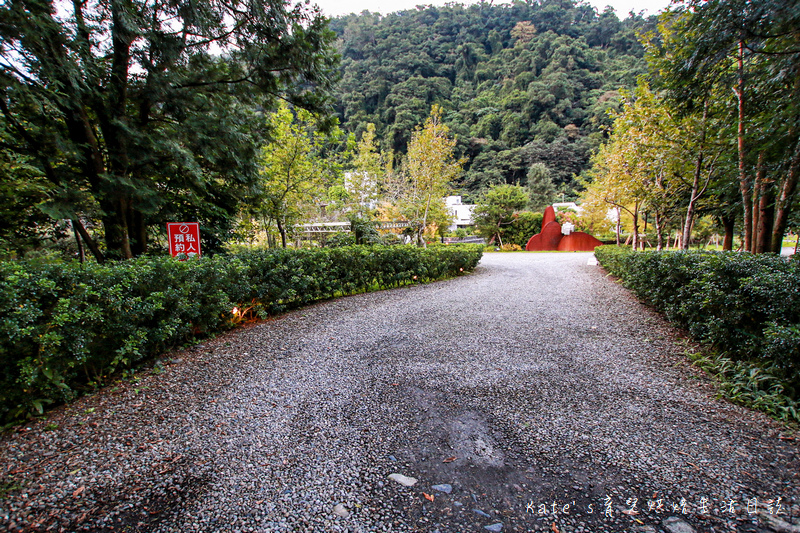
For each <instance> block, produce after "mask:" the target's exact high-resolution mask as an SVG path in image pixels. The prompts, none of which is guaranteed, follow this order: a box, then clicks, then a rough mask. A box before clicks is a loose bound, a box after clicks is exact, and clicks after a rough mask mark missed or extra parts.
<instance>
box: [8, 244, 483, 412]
mask: <svg viewBox="0 0 800 533" xmlns="http://www.w3.org/2000/svg"><path fill="white" fill-rule="evenodd" d="M481 254H482V247H481V246H476V245H454V246H447V247H436V248H431V249H420V248H415V247H407V246H369V247H361V246H353V247H346V248H335V249H312V250H268V251H253V252H247V253H242V254H237V255H231V256H222V255H218V256H215V257H213V258H202V259H199V260H192V261H185V262H179V261H175V260H173V259H171V258H168V257H165V258H156V259H153V258H140V259H135V260H131V261H125V262H120V263H114V264H111V265H96V264H85V265H80V264H77V263H66V264H64V263H57V264H41V263H39V264H36V263H26V262H17V261H14V262H6V263H0V420H2V421H8V420H13V419H16V418H19V417H20V416H23V415H25V414H26V413H28V412H36V411H38V412H41V411H42V408H43V406H45V405H48V404H51V403H57V402H63V401H68V400H70V399H72V398H74V397H75V396H76V394H77V393H78V391H79V390H81V389H82V388H84V387H85V386H86V385H97V384H100V383H102V382H104V380H105V379H106V378H107V377H108V375H109V374H111V373H113V372H115V371H118V370H120V369H122V368H130V367H131V366H133V365H135V364H136V363H138V362H141V361H142V360H143V359H146V358H148V357H151V356H153V355H155V354H158V353H160V352H162V351H164V350H165V349H167V348H169V347H173V346H176V345H180V344H183V343H185V342H187V341H190V340H191V339H193V338H195V337H198V336H205V335H208V334H211V333H213V332H216V331H220V330H223V329H225V328H228V327H231V326H232V325H233V324H234V323H235V322H236V321H237V319H238V318H239V316H238V315H237V314H234V313H233V312H232V310H233V309H234V308H238V309H249V310H250V312H251V313H255V314H258V315H259V316H262V317H264V316H267V315H269V314H272V313H277V312H281V311H283V310H285V309H287V308H290V307H296V306H299V305H303V304H306V303H309V302H313V301H317V300H321V299H325V298H330V297H333V296H340V295H345V294H352V293H354V292H360V291H365V290H371V289H374V288H387V287H396V286H399V285H402V284H406V283H413V282H415V281H430V280H436V279H440V278H443V277H447V276H454V275H458V274H460V273H462V272H468V271H471V270H472V269H474V268H475V266H476V265H477V263H478V261H480V258H481Z"/></svg>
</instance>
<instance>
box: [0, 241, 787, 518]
mask: <svg viewBox="0 0 800 533" xmlns="http://www.w3.org/2000/svg"><path fill="white" fill-rule="evenodd" d="M589 257H591V254H584V253H572V254H568V253H552V254H544V253H538V254H536V253H516V254H487V255H485V256H484V258H483V260H482V261H481V264H480V265H479V267H478V268H477V269H476V270H475V272H474V273H472V274H470V275H468V276H463V277H460V278H457V279H453V280H449V281H444V282H438V283H433V284H429V285H420V286H413V287H406V288H401V289H397V290H392V291H385V292H379V293H372V294H363V295H357V296H352V297H348V298H342V299H339V300H336V301H330V302H324V303H322V304H318V305H314V306H312V307H308V308H305V309H301V310H298V311H295V312H291V313H288V314H286V315H283V316H280V317H278V318H276V319H273V320H269V321H266V322H262V323H260V324H257V325H252V326H249V327H245V328H243V329H240V330H238V331H235V332H232V333H230V334H227V335H224V336H221V337H219V338H217V339H214V340H212V341H209V342H207V343H204V344H203V345H199V346H197V347H195V348H194V349H189V350H185V351H181V352H176V353H173V354H169V356H168V357H167V358H165V364H164V368H163V371H161V372H160V373H157V374H156V373H152V374H151V373H150V372H142V373H141V379H139V380H138V381H133V382H124V383H120V384H118V385H117V386H116V387H109V388H107V389H105V390H104V391H102V392H101V393H99V394H96V395H94V396H92V397H87V398H83V399H81V400H80V401H78V402H76V403H74V404H72V405H70V406H67V407H62V408H59V409H57V410H56V411H54V412H53V413H52V414H51V416H50V417H49V419H48V420H46V421H42V422H37V423H35V424H32V425H29V426H27V427H23V428H21V430H20V431H17V432H14V433H11V434H6V435H3V436H2V437H0V460H2V463H1V464H2V472H3V476H4V477H3V479H0V488H2V490H3V492H4V493H5V495H4V496H3V499H2V500H0V530H5V529H9V530H13V531H15V530H51V531H112V530H113V531H157V532H166V531H175V532H184V531H231V532H234V531H320V532H327V531H354V532H359V531H364V532H367V531H425V532H435V531H439V532H441V533H444V532H468V531H477V532H481V531H487V530H488V531H504V532H507V531H539V530H542V531H550V532H553V531H557V532H568V531H586V532H602V531H609V532H611V531H641V532H651V533H652V532H655V531H664V532H669V533H679V532H689V531H698V532H700V531H795V532H797V531H800V453H799V452H800V446H798V443H797V442H796V441H795V440H793V438H792V437H790V436H787V435H786V434H785V433H782V431H781V428H780V426H778V425H777V424H775V423H773V422H771V421H770V420H768V419H767V418H766V417H764V416H762V415H760V414H758V413H754V412H750V411H748V410H746V409H743V408H740V407H736V406H733V405H730V404H728V403H726V402H724V401H721V400H717V399H715V391H714V388H713V385H712V383H711V382H710V381H709V380H708V379H707V378H705V377H704V376H703V374H702V373H700V372H699V371H697V370H696V369H693V368H692V367H690V366H689V365H687V364H686V363H685V362H684V360H685V358H684V357H683V355H682V353H683V351H684V350H685V349H687V345H686V343H685V342H684V341H682V339H681V336H680V334H679V332H677V331H676V330H674V329H673V328H671V327H669V326H668V325H666V324H665V322H664V321H663V320H662V319H661V318H659V317H658V316H657V315H655V314H654V313H653V312H651V311H650V310H648V309H647V308H645V307H644V306H642V305H641V304H639V303H638V302H637V301H636V300H635V299H634V298H633V297H632V296H631V295H630V294H629V293H628V292H627V291H626V290H625V289H623V288H622V287H620V286H619V285H618V284H616V283H614V281H612V280H611V279H609V278H607V277H606V276H605V275H604V273H603V271H602V270H601V269H600V268H599V267H597V266H588V265H587V260H588V259H589ZM390 474H401V475H402V476H407V477H410V478H415V479H416V483H415V484H414V485H412V486H405V485H404V484H401V483H400V482H398V481H397V479H399V480H400V481H402V482H404V483H406V484H408V483H410V482H411V481H413V480H408V479H406V478H403V477H398V476H393V478H395V479H390V478H389V476H390ZM434 486H435V487H434ZM793 524H794V525H793Z"/></svg>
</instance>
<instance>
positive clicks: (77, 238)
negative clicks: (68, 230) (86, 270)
mask: <svg viewBox="0 0 800 533" xmlns="http://www.w3.org/2000/svg"><path fill="white" fill-rule="evenodd" d="M70 224H71V225H72V233H73V235H75V244H77V245H78V261H80V262H81V264H83V263H85V262H86V252H85V251H84V250H83V241H81V236H80V234H79V233H78V228H77V227H76V226H75V222H74V221H72V220H70Z"/></svg>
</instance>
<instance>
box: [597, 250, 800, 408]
mask: <svg viewBox="0 0 800 533" xmlns="http://www.w3.org/2000/svg"><path fill="white" fill-rule="evenodd" d="M595 255H596V257H597V259H598V261H599V262H600V263H601V264H602V265H603V267H604V268H605V269H606V270H608V271H609V272H610V273H611V274H613V275H615V276H618V277H619V278H621V279H622V281H623V283H624V284H625V285H626V286H627V287H629V288H630V289H632V290H633V291H634V292H635V293H636V294H637V295H638V296H639V297H640V298H641V299H642V300H644V301H645V302H647V303H648V304H650V305H652V306H653V307H655V308H656V309H658V310H659V311H662V312H663V313H664V314H666V316H667V317H668V318H670V319H671V320H673V321H675V322H676V323H678V324H680V325H681V326H683V327H685V328H686V329H688V330H689V332H690V333H691V334H692V336H693V337H694V338H695V339H697V340H699V341H701V342H705V343H707V344H709V345H711V346H712V347H713V348H714V349H716V350H718V351H720V352H721V353H724V354H725V355H726V356H727V357H730V358H731V359H732V360H735V361H754V362H757V363H758V364H759V365H761V366H764V365H766V366H767V367H769V369H770V372H771V373H772V374H771V375H774V376H776V378H778V379H782V380H783V381H784V382H785V383H786V385H787V386H788V387H789V388H790V389H791V390H792V391H793V394H795V399H797V398H796V394H797V391H800V262H798V261H792V260H789V259H787V258H784V257H780V256H777V255H773V254H750V253H737V252H696V251H691V252H667V251H664V252H651V251H648V252H633V251H631V250H630V249H628V248H621V247H617V246H601V247H598V248H597V249H595Z"/></svg>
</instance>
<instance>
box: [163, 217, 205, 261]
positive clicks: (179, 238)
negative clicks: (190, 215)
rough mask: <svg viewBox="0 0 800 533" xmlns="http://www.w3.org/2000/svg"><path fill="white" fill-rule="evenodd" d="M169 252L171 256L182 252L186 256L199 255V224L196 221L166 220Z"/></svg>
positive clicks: (176, 255)
mask: <svg viewBox="0 0 800 533" xmlns="http://www.w3.org/2000/svg"><path fill="white" fill-rule="evenodd" d="M167 236H168V238H169V253H170V255H172V257H178V256H179V255H181V254H183V256H184V257H182V258H181V260H184V259H186V258H188V257H194V256H198V257H199V256H200V224H198V223H197V222H168V223H167Z"/></svg>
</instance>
